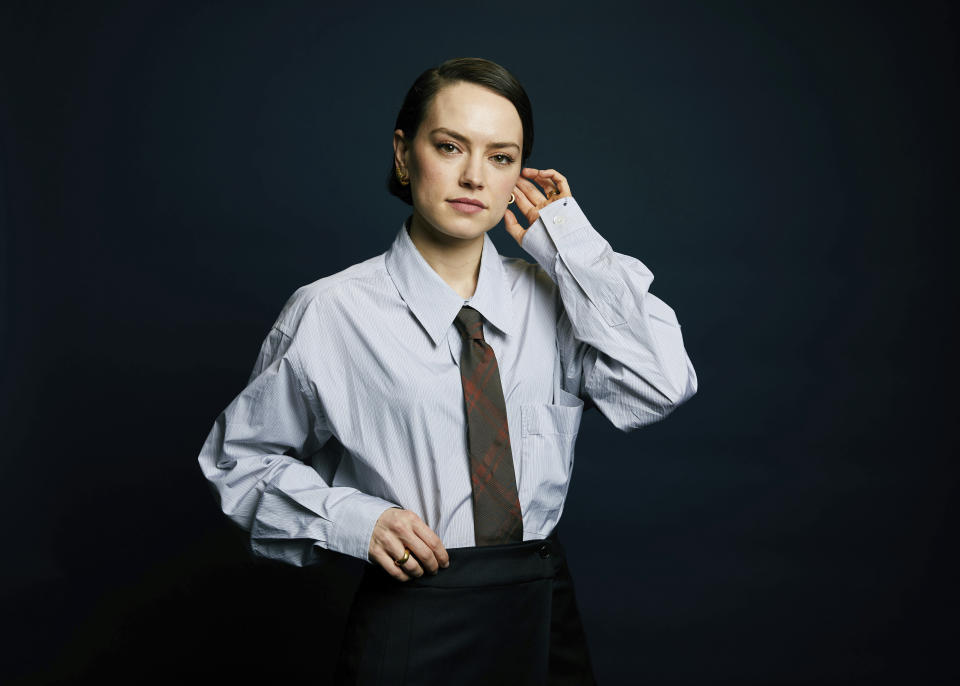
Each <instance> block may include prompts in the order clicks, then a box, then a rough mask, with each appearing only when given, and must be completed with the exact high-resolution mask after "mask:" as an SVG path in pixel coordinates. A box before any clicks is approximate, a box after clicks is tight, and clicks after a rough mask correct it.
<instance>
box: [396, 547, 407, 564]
mask: <svg viewBox="0 0 960 686" xmlns="http://www.w3.org/2000/svg"><path fill="white" fill-rule="evenodd" d="M409 559H410V548H404V549H403V557H401V558H400V559H399V560H394V562H395V563H396V564H397V567H402V566H403V565H404V563H406V561H407V560H409Z"/></svg>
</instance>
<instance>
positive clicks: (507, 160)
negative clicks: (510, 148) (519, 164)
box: [493, 152, 513, 166]
mask: <svg viewBox="0 0 960 686" xmlns="http://www.w3.org/2000/svg"><path fill="white" fill-rule="evenodd" d="M493 160H494V161H495V162H496V163H497V164H502V165H504V166H506V165H508V164H513V158H512V157H510V155H504V154H503V153H502V152H501V153H497V154H496V155H494V156H493Z"/></svg>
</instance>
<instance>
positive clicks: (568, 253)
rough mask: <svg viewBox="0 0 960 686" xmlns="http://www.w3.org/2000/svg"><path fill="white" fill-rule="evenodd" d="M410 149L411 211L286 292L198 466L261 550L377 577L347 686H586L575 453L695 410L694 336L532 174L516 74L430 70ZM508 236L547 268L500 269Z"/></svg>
mask: <svg viewBox="0 0 960 686" xmlns="http://www.w3.org/2000/svg"><path fill="white" fill-rule="evenodd" d="M395 129H396V130H395V131H394V155H393V162H392V165H391V176H390V182H389V188H390V191H391V192H392V193H393V194H394V195H396V196H398V197H399V198H401V199H402V200H404V201H405V202H407V203H409V204H410V205H412V208H413V212H412V215H411V216H410V217H408V219H407V221H405V222H404V224H403V226H402V227H401V228H400V230H399V232H398V233H397V235H396V238H395V240H394V242H393V244H392V246H391V247H390V249H389V250H388V251H387V252H385V253H383V254H382V255H379V256H377V257H373V258H371V259H369V260H367V261H365V262H362V263H360V264H357V265H354V266H353V267H350V268H349V269H346V270H344V271H342V272H340V273H338V274H334V275H332V276H327V277H325V278H322V279H320V280H318V281H316V282H314V283H312V284H310V285H307V286H304V287H302V288H300V289H299V290H297V291H296V293H294V295H293V296H292V297H291V298H290V300H289V301H288V302H287V304H286V306H285V307H284V309H283V311H282V312H281V314H280V316H279V317H278V319H277V322H276V323H275V325H274V327H273V329H272V330H271V332H270V334H269V335H268V336H267V339H266V340H265V341H264V344H263V347H262V349H261V352H260V356H259V359H258V360H257V364H256V366H255V368H254V372H253V374H252V376H251V378H250V382H249V384H248V386H247V388H246V389H244V391H243V392H242V393H241V394H240V395H239V396H238V397H237V398H236V399H234V401H233V402H232V403H231V404H230V405H229V406H228V407H227V409H226V410H225V411H224V412H223V413H222V414H221V415H220V417H219V418H218V420H217V422H216V423H215V425H214V427H213V429H212V430H211V432H210V435H209V437H208V439H207V441H206V443H205V445H204V447H203V450H202V452H201V454H200V458H199V461H200V465H201V467H202V469H203V471H204V474H205V475H206V477H207V478H208V479H209V480H210V481H211V482H212V484H213V485H214V486H215V488H216V493H217V494H218V496H219V498H220V503H221V507H222V509H223V511H224V512H225V513H226V514H227V515H229V516H230V517H231V518H232V519H233V520H234V521H236V522H238V523H239V524H240V525H242V526H244V527H245V528H247V529H248V530H249V531H250V534H251V536H250V540H251V545H252V548H253V550H254V552H256V553H257V554H260V555H263V556H267V557H271V558H275V559H279V560H283V561H286V562H288V563H291V564H294V565H302V566H306V565H310V564H312V563H314V562H315V561H316V559H317V555H318V554H317V548H326V549H329V550H334V551H338V552H340V553H344V554H347V555H352V556H355V557H358V558H360V559H362V560H365V561H367V562H368V563H370V564H369V567H367V571H366V574H365V575H364V579H363V581H362V583H361V585H360V589H359V591H358V593H357V597H356V599H355V602H354V606H353V610H352V613H351V617H350V622H349V626H348V629H347V634H346V639H345V643H344V648H343V653H342V659H341V664H340V668H339V679H340V681H341V682H343V683H364V684H388V683H434V682H436V683H439V682H441V681H442V682H443V683H458V684H466V683H484V684H490V683H504V684H542V683H551V684H553V683H576V684H580V683H592V682H593V677H592V673H591V668H590V661H589V656H588V653H587V648H586V641H585V639H584V636H583V630H582V626H581V623H580V619H579V615H578V613H577V608H576V602H575V600H574V596H573V586H572V581H571V579H570V576H569V572H568V570H567V566H566V564H565V558H564V554H563V548H562V546H561V545H560V543H559V541H558V540H557V538H556V532H555V527H556V525H557V522H558V521H559V519H560V515H561V513H562V511H563V503H564V499H565V496H566V492H567V487H568V484H569V482H570V475H571V470H572V466H573V449H574V442H575V440H576V435H577V431H578V428H579V425H580V418H581V414H582V412H583V410H584V407H585V404H584V401H585V400H586V401H588V402H589V403H590V406H594V405H595V406H596V407H597V408H598V409H599V410H600V411H601V412H602V413H603V414H604V416H606V417H607V418H608V419H609V420H610V421H611V422H612V423H613V424H614V425H615V426H617V427H618V428H619V429H621V430H624V431H629V430H631V429H634V428H637V427H639V426H642V425H644V424H647V423H650V422H652V421H656V420H657V419H660V418H662V417H664V416H665V415H666V414H668V413H669V412H670V411H671V410H672V409H673V408H675V407H676V406H677V405H679V404H680V403H682V402H683V401H684V400H686V399H687V398H689V397H690V396H691V395H692V394H693V393H694V392H695V391H696V375H695V373H694V370H693V367H692V365H691V363H690V360H689V358H688V357H687V355H686V352H685V351H684V347H683V340H682V337H681V335H680V328H679V324H678V323H677V319H676V317H675V316H674V313H673V311H672V310H671V309H670V308H669V307H668V306H667V305H666V304H664V303H663V302H662V301H660V300H659V299H657V298H656V297H655V296H653V295H652V294H650V293H649V292H648V290H647V289H648V286H649V284H650V282H651V281H652V275H651V273H650V272H649V271H648V270H647V269H646V267H644V266H643V265H642V264H641V263H640V262H639V261H637V260H636V259H634V258H632V257H629V256H626V255H621V254H618V253H615V252H613V251H612V250H611V248H610V246H609V244H608V243H607V242H606V241H605V240H604V239H603V238H602V237H601V236H600V235H599V234H598V233H597V232H596V231H595V230H594V229H593V228H592V227H591V226H590V224H589V222H588V221H587V219H586V217H585V216H584V214H583V212H582V211H581V210H580V209H579V207H578V205H577V203H576V201H575V200H574V199H573V196H572V194H571V189H570V185H569V183H568V182H567V180H566V178H565V177H564V176H563V175H562V174H560V173H559V172H557V171H556V170H553V169H533V168H525V167H523V163H524V162H525V161H526V160H527V158H528V157H529V155H530V153H531V150H532V146H533V119H532V113H531V107H530V103H529V100H528V99H527V95H526V93H525V92H524V90H523V88H522V86H521V85H520V84H519V83H518V82H517V80H516V79H515V78H514V77H513V75H512V74H510V73H509V72H508V71H507V70H506V69H504V68H503V67H501V66H499V65H497V64H494V63H492V62H489V61H487V60H482V59H473V58H465V59H454V60H450V61H447V62H445V63H443V64H442V65H440V66H439V67H437V68H436V69H430V70H427V71H426V72H424V73H423V74H422V75H421V76H420V77H419V78H418V79H417V80H416V82H415V83H414V84H413V86H412V87H411V89H410V91H409V92H408V93H407V96H406V98H405V100H404V103H403V106H402V108H401V110H400V113H399V115H398V117H397V124H396V127H395ZM514 202H515V203H516V208H517V210H518V212H519V214H520V215H521V216H522V218H523V219H524V220H525V223H526V225H527V228H524V226H523V225H522V224H521V222H520V221H519V219H518V217H517V215H516V214H515V213H514V211H513V210H510V209H508V208H507V206H508V204H512V203H514ZM501 218H502V219H503V221H504V224H505V227H506V230H507V232H508V233H509V234H510V236H512V237H513V239H514V240H516V241H517V242H518V243H519V244H520V245H521V247H523V249H524V250H525V251H526V252H527V253H529V254H530V255H531V256H532V257H533V258H534V261H532V262H531V261H527V260H521V259H514V258H506V257H501V256H500V255H499V254H498V253H497V251H496V248H495V247H494V244H493V241H492V239H491V238H490V237H489V236H488V235H487V232H488V231H489V230H490V229H491V228H493V227H494V226H495V225H496V224H497V223H499V221H500V220H501Z"/></svg>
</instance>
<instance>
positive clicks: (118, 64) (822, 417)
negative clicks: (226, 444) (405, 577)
mask: <svg viewBox="0 0 960 686" xmlns="http://www.w3.org/2000/svg"><path fill="white" fill-rule="evenodd" d="M0 26H2V29H3V35H2V36H0V46H2V47H0V50H2V62H0V65H2V80H0V89H2V90H0V133H2V138H0V146H2V147H0V160H2V164H3V166H2V179H0V180H2V183H0V221H2V222H3V225H2V229H3V230H2V234H0V259H2V261H0V264H2V267H0V269H2V279H0V302H2V303H3V309H2V328H0V345H2V377H0V379H2V389H3V392H2V396H0V397H2V422H3V423H2V426H0V431H2V436H3V441H2V450H3V459H2V481H0V483H2V485H3V497H2V498H0V503H2V511H0V515H2V519H0V521H2V524H3V526H2V537H0V546H2V550H3V556H2V559H3V564H2V566H0V568H2V572H3V577H2V582H3V583H2V589H3V611H2V616H3V617H4V620H5V623H6V624H7V627H6V629H5V635H6V638H5V639H4V646H3V650H2V654H3V660H4V662H5V664H4V665H3V674H4V675H7V676H9V677H13V676H21V677H23V678H24V679H25V680H27V681H36V682H44V681H52V680H55V679H60V680H71V679H74V680H80V679H93V678H99V679H101V680H102V681H112V680H120V679H127V680H130V681H132V682H134V683H136V682H137V681H140V680H143V679H145V678H146V677H149V676H166V677H177V676H180V677H181V678H186V677H187V676H191V675H205V676H206V677H208V678H214V677H221V678H223V679H224V680H226V679H227V678H233V679H244V678H261V679H263V680H265V681H266V682H268V683H279V682H280V681H281V680H287V679H290V678H298V679H299V681H298V683H318V684H322V683H329V682H328V680H327V678H326V677H327V675H328V673H329V668H330V664H331V661H332V660H333V659H334V657H335V655H336V650H337V641H338V640H339V631H340V627H341V622H342V619H343V613H344V612H345V609H346V603H347V602H348V601H349V593H350V588H351V579H352V578H353V577H352V573H353V572H354V571H355V567H354V565H352V564H351V560H347V559H337V558H333V559H332V560H331V562H330V563H329V564H328V565H327V566H325V567H324V568H322V569H315V570H310V571H309V572H305V571H304V570H300V569H294V568H286V567H278V566H276V565H273V564H271V563H266V562H262V561H255V560H253V559H251V557H250V556H249V554H248V553H247V552H246V551H245V548H244V536H243V534H242V532H240V531H239V530H238V529H235V528H234V527H233V526H232V525H231V524H230V523H229V522H228V520H227V519H226V518H225V517H224V516H223V515H222V514H221V513H220V512H219V510H218V508H217V506H216V503H215V500H214V498H213V496H212V494H211V492H210V490H209V489H208V486H207V484H206V482H205V481H204V479H203V477H202V475H201V473H200V470H199V467H198V465H197V463H196V456H197V454H198V452H199V449H200V447H201V445H202V443H203V440H204V438H205V437H206V435H207V432H208V431H209V429H210V427H211V426H212V424H213V421H214V419H215V418H216V416H217V414H218V413H219V412H220V411H221V410H222V409H223V408H224V407H225V406H226V405H227V404H228V403H229V402H230V400H231V399H232V398H233V397H234V396H235V395H236V394H237V393H238V392H239V391H240V390H241V389H242V388H243V386H244V384H245V382H246V379H247V376H248V374H249V373H250V370H251V368H252V365H253V362H254V360H255V358H256V355H257V351H258V349H259V345H260V342H261V341H262V339H263V338H264V336H265V335H266V333H267V331H268V330H269V327H270V325H271V324H272V323H273V321H274V318H275V317H276V315H277V314H278V313H279V310H280V308H281V306H282V305H283V303H284V302H285V300H286V298H287V297H288V296H289V295H290V294H291V293H292V292H293V290H294V289H296V288H297V287H298V286H300V285H302V284H305V283H308V282H310V281H313V280H315V279H317V278H320V277H321V276H324V275H328V274H331V273H333V272H335V271H338V270H340V269H343V268H345V267H347V266H349V265H351V264H354V263H356V262H359V261H361V260H364V259H366V258H368V257H371V256H373V255H376V254H379V253H382V252H383V251H385V250H386V249H387V248H388V247H389V244H390V242H391V241H392V239H393V237H394V236H395V234H396V232H397V230H398V228H399V226H400V223H401V222H402V221H403V219H404V218H405V217H406V216H407V215H406V212H407V210H408V208H407V206H405V205H403V204H402V203H400V202H399V201H398V200H396V199H394V198H392V197H390V196H388V195H387V193H386V192H385V190H383V182H384V178H385V175H386V173H387V172H388V170H389V169H390V166H389V165H390V158H391V133H392V125H393V121H394V117H395V114H396V110H397V108H398V107H399V104H400V101H401V99H402V97H403V95H404V93H405V91H406V89H407V88H408V86H409V85H410V83H411V82H412V80H413V79H414V78H415V77H416V75H417V74H419V73H420V72H421V71H422V70H423V69H425V68H427V67H429V66H433V65H435V64H438V63H439V62H441V61H442V60H444V59H446V58H448V57H452V56H462V55H480V56H485V57H488V58H490V59H493V60H496V61H498V62H500V63H502V64H504V65H505V66H507V67H508V68H510V69H511V70H512V71H514V73H515V74H516V75H517V76H518V77H519V78H520V80H521V81H522V82H523V83H524V85H525V87H526V88H527V90H528V92H529V94H530V97H531V99H532V101H533V105H534V115H535V118H536V125H537V128H536V142H535V146H534V151H533V157H532V158H531V160H530V164H531V166H538V167H555V168H557V169H559V170H560V171H562V172H563V173H564V174H565V175H566V176H567V177H568V178H569V180H570V183H571V186H572V188H573V190H574V194H575V196H576V198H577V200H578V201H579V202H580V204H581V205H582V207H583V208H584V210H585V212H586V213H587V216H588V217H589V218H590V219H591V221H592V222H593V224H594V226H595V227H596V228H597V230H598V231H600V233H601V234H602V235H603V236H605V237H606V238H607V239H608V240H609V241H610V243H611V244H612V246H613V248H614V249H615V250H617V251H618V252H621V253H625V254H629V255H633V256H636V257H638V258H639V259H641V260H642V261H643V262H644V263H645V264H646V265H647V266H649V267H650V268H651V269H652V270H653V272H654V274H655V275H656V281H655V283H654V284H653V288H652V290H653V291H654V292H655V293H656V294H658V295H659V296H660V297H661V298H663V299H664V300H665V301H666V302H667V303H669V304H670V305H671V306H673V307H674V309H675V310H676V312H677V314H678V316H679V319H680V322H681V324H682V325H683V331H684V339H685V342H686V346H687V350H688V352H689V354H690V356H691V358H692V359H693V362H694V364H695V365H696V368H697V371H698V374H699V379H700V392H699V394H698V395H697V396H696V397H694V398H693V399H692V400H691V401H690V402H689V403H688V404H687V405H685V406H683V407H681V408H680V409H679V410H678V411H677V412H676V413H675V414H674V415H673V416H672V417H670V418H669V419H668V420H667V421H665V422H663V423H661V424H658V425H654V426H651V427H648V428H645V429H643V430H641V431H638V432H634V433H632V434H621V433H619V432H617V431H616V430H615V429H614V428H613V427H612V426H611V425H609V424H608V423H607V422H606V420H605V419H604V418H603V417H602V416H600V415H599V414H597V413H596V411H592V412H589V413H588V414H586V415H585V416H584V420H583V426H582V430H581V433H580V438H579V441H578V452H577V464H576V470H575V476H574V479H573V482H572V486H571V493H570V498H569V501H568V505H567V508H566V510H565V512H564V516H563V522H562V525H561V529H560V531H561V533H562V537H563V538H564V540H565V542H566V544H567V547H568V549H569V551H570V559H571V567H572V570H573V573H574V576H575V579H576V582H577V589H578V593H579V599H580V605H581V608H582V612H583V616H584V620H585V623H586V628H587V632H588V635H589V639H590V645H591V649H592V652H593V656H594V661H595V667H596V674H597V676H598V678H599V680H600V682H601V683H603V684H633V683H644V684H666V683H670V684H710V683H737V684H799V683H820V684H839V683H870V684H873V683H882V682H885V681H888V682H902V683H936V682H939V681H947V680H949V678H950V677H953V678H957V677H958V676H960V669H958V667H957V664H956V661H955V660H954V655H955V652H956V610H957V605H958V604H957V600H958V595H957V591H956V589H955V585H954V582H955V579H956V574H957V571H958V565H957V559H956V553H955V545H956V533H955V532H953V533H951V530H950V529H948V522H949V521H950V520H951V518H953V517H955V515H956V508H957V506H956V496H957V482H958V472H957V469H956V466H955V463H954V459H953V458H951V457H950V455H951V454H952V451H951V450H950V448H949V442H948V441H947V439H948V428H952V427H953V426H955V424H956V422H955V420H954V419H953V415H954V412H955V406H956V403H955V400H954V398H953V393H952V389H953V386H954V377H955V367H956V365H955V362H954V359H955V353H954V346H955V340H954V339H953V338H952V337H950V336H949V335H948V333H947V332H948V329H947V326H948V324H949V323H950V322H951V320H952V319H954V318H955V314H956V301H955V299H954V291H955V289H954V283H953V282H954V279H955V269H954V263H955V261H956V259H957V254H958V253H957V239H956V230H957V226H958V221H957V219H958V217H957V147H958V146H957V130H958V129H957V121H958V107H957V10H956V9H954V8H953V7H951V5H950V4H949V3H900V4H889V3H850V2H846V3H837V2H829V3H808V2H794V3H767V2H754V3H732V2H724V3H705V2H700V3H682V4H677V3H656V4H640V5H638V6H632V5H631V6H629V7H628V6H626V5H618V4H605V3H567V2H560V3H557V2H550V3H524V4H523V5H519V4H503V5H495V4H494V5H490V4H486V3H473V4H467V3H456V4H455V3H430V4H429V5H428V6H425V7H424V8H422V9H417V10H414V9H413V6H412V5H410V4H404V5H401V4H396V5H386V4H383V5H377V6H374V5H358V6H350V5H348V4H346V3H343V4H341V5H339V6H337V7H334V8H330V7H323V6H321V3H316V2H299V3H294V2H274V3H262V4H261V5H257V4H255V3H212V2H204V3H199V2H198V3H182V4H172V3H168V2H130V3H122V2H116V3H106V2H99V3H93V2H85V3H68V2H12V3H6V4H5V7H4V10H3V11H2V15H0ZM491 236H492V237H493V239H494V241H495V242H496V244H497V247H498V249H500V250H501V251H502V252H504V253H507V254H512V255H522V254H525V253H523V251H522V250H520V249H519V248H518V247H517V246H516V244H515V243H513V241H512V239H510V237H509V236H508V235H507V234H506V232H505V231H504V229H503V228H502V225H501V226H499V227H497V228H495V229H493V230H492V232H491Z"/></svg>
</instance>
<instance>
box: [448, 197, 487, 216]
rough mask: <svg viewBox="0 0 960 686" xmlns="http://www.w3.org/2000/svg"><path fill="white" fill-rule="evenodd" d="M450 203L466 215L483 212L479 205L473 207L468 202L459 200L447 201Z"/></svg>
mask: <svg viewBox="0 0 960 686" xmlns="http://www.w3.org/2000/svg"><path fill="white" fill-rule="evenodd" d="M447 202H448V203H450V204H451V205H453V208H454V209H455V210H457V211H459V212H463V213H464V214H476V213H477V212H482V211H483V208H482V207H480V206H479V205H473V204H471V203H468V202H459V201H457V200H447Z"/></svg>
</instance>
